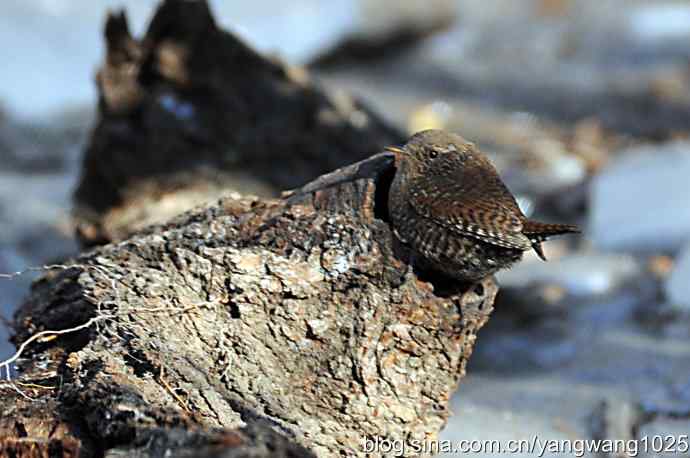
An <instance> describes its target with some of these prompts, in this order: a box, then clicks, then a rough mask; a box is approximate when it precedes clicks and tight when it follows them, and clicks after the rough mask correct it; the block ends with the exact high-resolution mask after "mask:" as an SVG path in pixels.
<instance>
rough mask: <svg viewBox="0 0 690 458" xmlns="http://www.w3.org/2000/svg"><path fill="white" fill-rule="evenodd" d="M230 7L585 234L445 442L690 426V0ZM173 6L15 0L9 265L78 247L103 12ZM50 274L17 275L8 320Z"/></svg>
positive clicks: (529, 297)
mask: <svg viewBox="0 0 690 458" xmlns="http://www.w3.org/2000/svg"><path fill="white" fill-rule="evenodd" d="M210 3H211V5H212V8H213V10H214V13H215V16H216V19H217V21H218V22H219V23H220V24H221V25H222V26H223V27H224V28H226V29H229V30H230V31H233V32H235V33H237V34H238V35H239V36H240V37H242V38H243V39H244V40H245V42H247V43H248V44H250V45H251V46H252V47H254V48H256V49H258V50H259V51H261V52H263V53H266V54H273V55H277V56H280V57H282V58H284V59H285V60H287V61H289V62H291V63H293V64H298V65H303V66H307V67H309V69H310V71H311V72H312V74H313V75H315V76H316V78H317V79H318V80H319V81H320V83H321V84H322V85H323V86H325V87H326V88H328V89H329V90H332V91H335V92H337V91H348V92H351V93H353V94H355V95H358V96H360V97H361V98H362V99H363V100H365V102H366V103H367V104H368V105H369V106H370V107H372V108H373V109H374V110H375V111H377V112H378V113H379V114H380V115H382V116H383V117H384V118H385V119H386V120H387V121H389V122H390V123H393V124H394V125H397V126H398V127H399V128H401V129H403V130H405V131H407V132H409V133H411V132H415V131H417V130H421V129H424V128H430V127H436V128H444V129H447V130H451V131H455V132H458V133H460V134H461V135H463V136H464V137H466V138H468V139H470V140H472V141H475V142H476V143H478V144H479V145H480V146H481V147H482V149H483V150H484V151H486V152H487V153H489V154H490V155H491V157H492V159H493V160H494V162H495V164H496V165H497V167H498V168H499V170H500V172H501V174H502V176H503V177H504V178H505V180H506V182H507V183H508V185H509V187H510V188H511V190H512V191H513V192H514V193H515V194H516V195H517V196H518V197H519V201H520V204H521V206H522V208H523V210H524V211H525V212H526V213H527V214H530V215H531V214H535V215H537V216H539V217H541V218H544V219H557V220H559V221H563V222H565V221H568V222H576V223H578V224H581V225H582V227H583V228H584V230H585V236H584V237H583V239H582V240H577V241H573V240H572V239H562V240H558V241H554V242H549V243H548V244H546V246H545V248H546V255H547V258H549V259H550V262H549V263H542V262H541V261H539V260H538V259H536V258H535V257H534V256H531V255H530V256H528V257H527V258H526V260H525V261H524V262H523V263H522V264H520V265H519V266H518V267H516V268H514V269H512V270H511V271H509V272H503V273H501V274H500V275H499V281H500V282H501V284H502V289H501V293H500V295H499V299H498V302H497V304H496V310H495V311H494V314H493V316H492V318H491V320H490V323H489V324H488V325H487V327H486V328H484V329H483V330H482V331H481V332H480V335H479V339H478V341H477V345H476V348H475V354H474V355H473V357H472V360H471V363H470V366H469V367H468V375H467V377H466V378H465V379H463V381H462V383H461V386H460V388H459V390H458V392H457V395H456V397H455V399H454V400H453V402H452V404H453V410H454V412H455V414H456V415H455V416H454V417H452V418H451V420H450V422H449V424H448V427H447V428H446V430H445V432H444V435H443V438H445V439H454V440H457V439H476V438H479V439H499V440H507V439H529V438H531V437H532V436H533V435H535V434H536V435H538V436H539V437H540V438H542V439H577V438H602V437H608V436H611V435H613V436H615V438H617V439H628V438H633V437H635V436H637V437H641V436H643V435H652V434H676V435H678V434H687V433H688V432H689V431H690V179H688V177H690V139H688V134H690V1H680V0H677V1H671V0H659V1H653V2H652V1H641V0H419V1H414V0H395V1H393V0H330V1H328V2H323V1H319V0H292V1H282V0H281V1H278V0H254V1H252V2H221V1H220V0H217V1H211V2H210ZM156 4H157V2H154V1H141V0H137V1H134V0H127V1H117V2H115V1H89V2H86V1H83V2H74V1H68V0H23V1H18V0H10V1H6V2H3V5H2V7H1V8H2V10H1V11H2V14H1V15H0V40H1V41H2V42H3V47H2V51H0V53H2V62H3V64H4V65H3V70H2V71H1V72H0V107H1V108H0V272H3V273H8V272H14V271H19V270H23V269H25V268H27V267H29V266H39V265H42V264H45V263H50V262H53V261H59V260H61V259H64V258H66V257H69V256H71V255H74V254H75V253H77V252H78V250H79V248H78V245H77V243H76V241H75V239H74V235H73V233H74V231H73V227H72V226H71V223H70V209H71V193H72V191H73V189H74V186H75V182H76V179H77V174H78V171H79V167H80V159H81V154H82V152H83V148H84V145H85V142H86V141H87V139H88V135H89V131H90V128H91V127H92V125H93V122H94V116H95V113H96V102H97V101H96V98H97V93H96V88H95V85H94V82H93V79H94V73H95V70H96V68H97V67H98V65H99V63H100V62H101V60H102V57H103V55H104V50H103V40H102V30H101V29H102V25H103V20H104V17H105V14H106V11H107V10H108V9H109V8H120V7H124V8H125V9H126V10H127V13H128V17H129V20H130V25H131V26H132V29H133V33H134V34H135V35H137V36H139V35H141V34H142V33H143V32H144V30H145V27H146V24H147V21H148V20H149V19H150V17H151V15H152V13H153V10H154V8H155V6H156ZM31 278H32V276H31V275H23V276H21V277H17V278H14V279H13V280H11V281H8V280H3V279H0V311H1V312H2V315H3V317H4V318H5V319H8V318H9V317H11V314H12V312H13V310H14V308H15V307H16V306H17V304H18V303H19V302H20V301H21V299H22V297H23V296H24V295H25V293H26V291H27V288H28V286H29V284H30V281H31ZM7 337H8V330H7V328H6V327H5V326H0V359H2V358H5V357H7V356H8V355H9V354H11V352H12V351H13V347H12V346H11V345H10V344H9V343H8V342H7ZM547 456H549V455H547ZM588 456H599V455H595V454H592V455H588ZM640 456H645V455H640ZM649 456H656V455H649Z"/></svg>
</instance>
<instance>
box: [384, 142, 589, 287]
mask: <svg viewBox="0 0 690 458" xmlns="http://www.w3.org/2000/svg"><path fill="white" fill-rule="evenodd" d="M388 150H389V151H391V152H394V153H395V154H396V169H397V171H396V174H395V178H394V179H393V183H392V185H391V189H390V194H389V210H390V216H391V220H392V224H393V227H394V229H395V231H396V234H397V235H398V237H399V238H400V240H401V241H402V242H403V243H406V244H408V245H410V247H411V248H412V249H413V251H414V252H416V253H417V254H419V255H421V258H422V259H421V261H423V262H424V263H425V264H428V265H429V266H430V267H432V268H434V269H436V270H439V271H441V272H443V273H445V274H447V275H449V276H451V277H454V278H458V279H461V280H470V281H474V280H478V279H481V278H483V277H485V276H487V275H491V274H493V273H494V272H496V271H497V270H499V269H502V268H506V267H510V266H511V265H512V264H513V263H515V262H517V261H518V260H520V258H521V257H522V254H523V252H524V251H528V250H530V249H534V250H535V251H536V252H537V254H539V256H540V257H542V259H544V255H543V252H542V250H541V242H542V241H544V240H546V239H547V238H548V237H550V236H553V235H559V234H566V233H570V232H579V231H578V229H577V227H575V226H571V225H566V224H546V223H540V222H537V221H532V220H528V219H527V218H526V217H525V215H524V214H523V213H522V211H521V210H520V207H519V206H518V204H517V202H516V201H515V198H514V197H513V195H512V194H511V193H510V191H509V190H508V188H507V187H506V185H505V184H504V183H503V181H502V180H501V178H500V177H499V176H498V173H497V171H496V169H495V168H494V166H493V164H491V162H490V161H489V159H488V158H487V157H486V156H484V155H483V154H482V153H481V152H480V151H479V150H478V149H477V148H476V147H475V146H474V144H472V143H469V142H467V141H465V140H464V139H463V138H462V137H460V136H458V135H454V134H450V133H446V132H443V131H440V130H427V131H423V132H419V133H417V134H415V135H413V136H412V137H411V138H410V139H409V141H408V142H407V143H406V144H405V146H404V147H403V148H389V149H388Z"/></svg>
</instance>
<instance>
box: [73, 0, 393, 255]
mask: <svg viewBox="0 0 690 458" xmlns="http://www.w3.org/2000/svg"><path fill="white" fill-rule="evenodd" d="M105 41H106V49H107V54H106V57H105V62H104V63H103V65H102V67H101V68H100V70H99V71H98V75H97V85H98V91H99V100H100V102H99V114H98V120H97V124H96V126H95V129H94V130H93V133H92V136H91V139H90V142H89V145H88V147H87V149H86V152H85V157H84V162H83V167H82V172H81V178H80V182H79V184H78V187H77V190H76V192H75V211H74V215H75V220H76V223H77V228H78V231H77V232H78V235H79V236H80V239H81V240H82V241H83V242H84V243H85V244H86V245H93V244H98V243H105V242H109V241H115V240H122V239H124V238H126V237H128V236H129V235H130V234H132V233H133V232H135V231H137V230H139V229H141V228H143V227H145V226H147V225H149V224H154V223H159V222H163V221H165V220H167V219H168V218H170V217H172V216H174V215H176V214H179V213H181V212H183V211H186V210H188V209H190V208H192V207H193V206H195V205H198V204H201V203H204V202H208V201H210V200H212V199H216V198H218V197H219V196H221V195H223V194H225V193H227V192H228V190H235V191H239V192H241V193H242V194H248V193H252V194H258V195H263V196H268V195H276V194H277V193H278V192H279V191H280V190H282V189H286V188H289V187H294V186H297V185H299V184H301V183H304V182H306V181H308V180H310V179H312V178H313V177H316V176H319V175H320V174H322V173H325V172H327V171H329V170H333V169H335V168H338V167H340V166H342V165H345V164H348V163H351V162H354V161H357V160H360V159H363V158H366V157H368V156H370V155H371V154H374V153H377V152H379V151H381V148H382V147H383V146H385V145H387V144H392V143H397V142H400V141H402V140H403V135H402V133H401V132H399V131H397V130H396V129H395V128H392V127H390V126H388V125H386V123H385V122H384V121H383V120H381V119H380V118H379V117H378V116H377V115H376V114H374V113H373V112H372V111H371V110H369V109H368V108H367V107H366V106H364V104H362V103H361V102H359V101H357V100H354V99H352V98H350V97H349V96H347V95H345V94H327V93H326V92H324V91H323V90H321V89H320V87H319V86H318V84H317V83H315V82H314V81H312V80H311V78H310V76H309V74H308V73H307V72H306V71H305V70H303V69H301V68H296V67H291V66H288V65H286V64H283V63H281V62H279V61H278V60H276V59H274V60H269V59H267V58H264V57H262V56H261V55H259V54H258V53H256V52H255V51H253V50H252V49H250V48H249V47H248V46H247V45H245V44H244V43H242V42H241V41H240V40H239V39H238V38H236V37H235V36H233V35H232V34H230V33H228V32H225V31H224V30H221V29H220V28H218V26H217V25H216V24H215V22H214V20H213V17H212V15H211V12H210V10H209V8H208V5H207V3H206V2H205V1H186V0H166V1H164V2H163V3H162V4H161V6H160V7H159V9H158V11H157V12H156V14H155V16H154V17H153V19H152V20H151V23H150V25H149V28H148V31H147V32H146V34H145V36H144V37H143V38H142V39H141V40H137V39H135V38H133V37H132V36H131V34H130V32H129V28H128V25H127V19H126V17H125V14H124V12H123V13H120V14H111V15H110V16H109V17H108V20H107V22H106V26H105Z"/></svg>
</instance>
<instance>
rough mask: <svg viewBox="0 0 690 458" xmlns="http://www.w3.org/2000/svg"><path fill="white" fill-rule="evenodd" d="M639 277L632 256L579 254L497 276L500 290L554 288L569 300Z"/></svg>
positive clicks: (527, 264) (605, 291) (529, 263)
mask: <svg viewBox="0 0 690 458" xmlns="http://www.w3.org/2000/svg"><path fill="white" fill-rule="evenodd" d="M640 273H641V269H640V266H639V264H638V262H637V261H636V260H635V259H634V258H633V257H632V256H626V255H615V254H601V253H578V254H574V255H571V256H567V257H564V258H561V259H557V260H552V261H548V262H541V261H538V260H527V261H526V262H522V263H520V264H517V265H516V266H515V267H513V268H512V269H510V270H506V271H502V272H499V273H498V275H497V278H498V281H499V283H500V284H501V286H502V287H503V288H526V287H527V288H531V287H533V286H534V285H535V284H542V285H554V286H560V287H561V288H563V289H564V290H565V292H566V293H567V294H568V295H571V296H598V295H605V294H608V293H611V292H613V291H615V290H616V288H618V287H619V286H621V285H622V284H623V283H625V282H626V281H628V280H630V279H632V278H635V277H636V276H638V275H640Z"/></svg>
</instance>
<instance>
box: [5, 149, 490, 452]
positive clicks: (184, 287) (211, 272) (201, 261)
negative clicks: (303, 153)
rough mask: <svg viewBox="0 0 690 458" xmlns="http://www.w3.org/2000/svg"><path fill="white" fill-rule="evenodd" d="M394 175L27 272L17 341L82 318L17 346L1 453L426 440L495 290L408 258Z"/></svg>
mask: <svg viewBox="0 0 690 458" xmlns="http://www.w3.org/2000/svg"><path fill="white" fill-rule="evenodd" d="M392 167H393V164H392V163H391V161H390V160H389V159H387V158H386V157H385V156H377V157H376V158H374V161H373V162H372V164H370V165H369V166H368V167H361V166H360V167H357V168H356V169H354V170H353V168H346V169H344V171H343V172H342V173H340V177H339V178H338V179H334V178H333V176H332V175H330V176H329V177H327V179H321V180H317V182H316V185H308V186H306V187H305V188H304V189H303V190H302V191H298V192H295V193H293V194H292V196H291V197H290V198H289V199H288V200H259V199H257V198H246V197H244V198H243V197H239V196H234V197H233V196H230V197H226V198H223V199H221V200H219V201H218V202H217V203H216V204H213V205H208V206H205V207H202V208H197V209H195V210H194V211H191V212H189V213H186V214H184V215H182V216H180V217H178V218H176V219H175V220H173V221H171V222H170V223H167V224H165V225H161V226H156V227H151V228H149V229H147V230H146V231H144V232H142V233H140V234H137V235H135V236H133V237H132V238H130V239H128V240H126V241H123V242H120V243H117V244H111V245H106V246H104V247H101V248H98V249H95V250H94V251H92V252H90V253H87V254H84V255H83V256H81V257H80V258H78V259H77V260H75V261H74V264H73V266H71V267H69V268H66V269H62V270H56V271H53V272H51V273H50V274H49V275H47V276H45V277H44V278H43V279H41V280H39V281H38V282H36V283H35V285H34V287H33V289H32V293H31V296H30V298H29V300H28V301H27V302H26V304H25V305H24V306H23V307H22V308H21V309H20V310H19V312H18V313H17V315H16V317H15V318H16V324H15V326H16V332H17V334H16V337H15V340H16V343H20V342H23V341H25V340H26V339H27V338H29V336H30V335H33V334H35V333H36V332H38V331H40V330H45V329H64V328H67V327H71V326H76V325H80V324H82V323H85V322H87V321H88V320H90V319H91V320H94V322H93V324H92V325H91V326H89V327H88V328H85V329H83V330H81V331H79V332H74V333H69V334H63V335H60V336H57V338H55V339H53V340H49V341H39V342H37V343H35V344H32V345H31V346H30V347H29V350H30V353H28V354H27V355H26V356H30V357H29V358H27V359H25V360H23V361H22V364H21V371H22V373H23V375H22V376H21V378H20V381H21V382H22V383H24V385H20V386H19V388H22V387H23V391H25V392H26V393H28V394H33V395H34V396H35V397H36V398H37V400H34V401H31V402H29V401H26V400H22V399H20V395H19V394H14V395H12V393H13V392H10V391H8V390H9V388H7V387H5V388H4V391H5V393H3V395H4V396H3V397H2V401H0V402H2V403H3V404H5V405H3V412H11V414H10V415H9V416H5V417H4V420H3V421H2V423H0V428H1V429H0V437H1V436H2V435H3V434H5V435H9V436H10V439H5V440H4V442H2V444H3V446H4V447H5V448H6V449H7V448H8V447H10V448H11V447H15V450H22V449H20V448H19V447H20V446H19V445H18V443H17V438H18V437H20V434H19V433H18V431H24V432H25V433H23V436H24V437H23V438H22V441H23V442H22V444H24V443H27V442H28V443H31V444H38V445H37V447H38V446H41V447H44V448H48V449H50V447H60V448H59V450H61V451H62V452H61V454H59V453H57V452H56V454H53V455H51V456H73V455H70V453H74V452H73V451H74V450H80V451H82V453H84V456H100V455H104V456H121V455H118V453H125V454H127V455H128V456H162V454H163V452H164V451H165V450H169V451H171V453H173V454H178V455H180V456H188V455H185V454H188V453H191V452H190V450H192V451H193V452H194V453H195V454H196V456H204V455H201V454H200V450H202V449H203V450H206V449H204V448H203V447H202V445H204V446H207V447H212V448H213V447H215V448H213V450H224V451H223V452H222V453H221V454H216V455H212V454H208V455H205V456H262V455H249V454H247V455H233V454H231V451H232V450H235V448H236V446H237V443H240V444H245V445H243V446H245V447H249V446H250V445H251V446H255V447H259V448H261V447H264V448H263V449H262V450H265V449H266V447H268V448H269V449H270V446H266V444H265V441H266V440H268V439H266V437H269V438H270V440H272V441H276V442H277V443H279V444H283V445H281V447H283V448H282V449H280V448H278V449H277V450H279V451H280V450H282V451H281V452H280V453H282V455H281V454H280V453H277V452H276V455H271V456H309V455H308V454H309V453H312V452H313V453H315V454H316V455H317V456H323V457H331V456H333V457H335V456H363V455H364V453H363V450H362V443H363V441H364V440H365V439H366V438H370V439H373V438H376V437H379V438H388V439H399V440H402V441H407V442H411V441H412V440H414V439H418V440H431V439H434V438H436V437H437V434H438V433H439V431H440V429H441V428H442V427H443V425H444V424H445V422H446V419H447V417H448V415H449V411H448V400H449V398H450V396H451V394H452V393H453V391H454V390H455V388H456V385H457V383H458V381H459V379H460V378H461V377H462V376H463V374H464V371H465V364H466V362H467V360H468V358H469V357H470V354H471V353H472V348H473V344H474V341H475V338H476V333H477V331H478V330H479V329H480V328H481V327H482V326H483V325H484V323H485V322H486V321H487V319H488V316H489V314H490V312H491V310H492V304H493V299H494V297H495V294H496V291H497V287H496V285H495V283H494V281H493V279H492V278H487V279H485V280H483V281H482V282H480V283H478V284H475V285H456V284H453V283H452V282H444V281H443V280H442V279H440V278H438V277H437V276H436V275H435V274H434V273H433V272H417V273H416V274H415V273H413V272H411V271H410V270H409V269H408V268H407V264H406V259H407V255H406V253H405V250H404V248H403V247H400V246H397V245H396V243H395V238H394V236H393V234H392V232H391V230H390V227H389V225H388V222H387V216H386V215H387V210H386V208H385V206H384V203H385V202H386V201H387V195H386V193H387V192H388V187H389V185H390V177H391V175H392V173H393V172H394V170H392ZM420 278H423V279H424V280H422V279H420ZM44 340H45V339H44ZM29 383H31V384H33V385H27V384H29ZM38 385H40V386H44V387H53V388H50V389H47V388H37V386H38ZM5 394H7V395H5ZM21 409H24V410H21ZM20 410H21V412H20ZM15 412H17V413H15ZM22 412H23V413H22ZM39 412H40V414H39ZM42 424H50V425H51V426H50V428H48V427H44V428H43V429H41V427H40V425H42ZM243 427H244V428H245V429H238V428H243ZM256 431H259V433H257V432H256ZM252 434H253V435H252ZM257 437H259V438H260V439H257ZM261 438H262V439H261ZM286 438H287V439H286ZM51 444H52V445H51ZM246 444H249V445H246ZM307 449H308V450H310V452H308V451H307ZM228 450H229V451H228ZM218 453H220V452H218ZM374 455H376V454H374ZM408 455H412V453H411V452H410V451H409V450H408ZM20 456H48V455H30V454H26V455H20ZM263 456H268V455H263Z"/></svg>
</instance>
